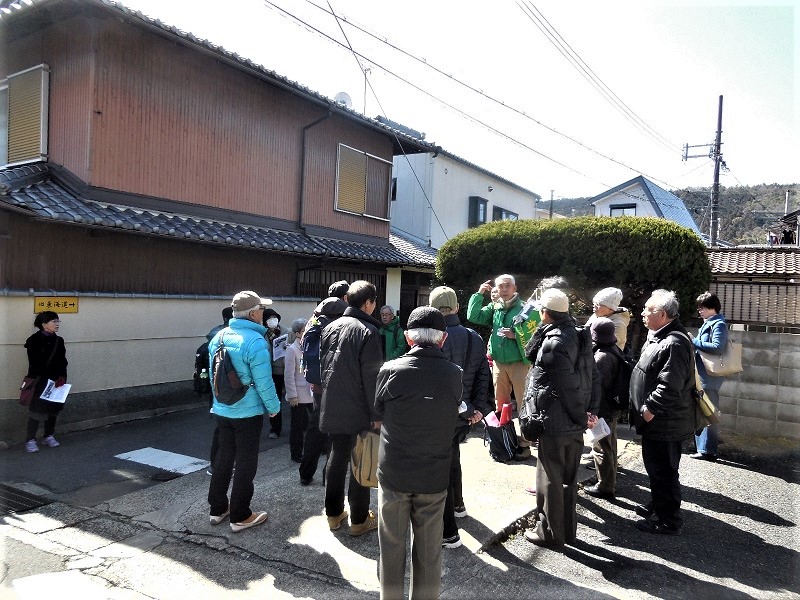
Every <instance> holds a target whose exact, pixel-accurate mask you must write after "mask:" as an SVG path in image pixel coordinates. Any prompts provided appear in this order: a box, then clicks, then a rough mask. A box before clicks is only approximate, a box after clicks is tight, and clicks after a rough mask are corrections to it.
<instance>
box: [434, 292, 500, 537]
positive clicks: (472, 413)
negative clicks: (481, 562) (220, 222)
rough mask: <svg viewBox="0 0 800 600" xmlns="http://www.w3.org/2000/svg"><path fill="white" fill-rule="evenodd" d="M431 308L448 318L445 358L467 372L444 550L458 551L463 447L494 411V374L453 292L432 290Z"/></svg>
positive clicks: (480, 340)
mask: <svg viewBox="0 0 800 600" xmlns="http://www.w3.org/2000/svg"><path fill="white" fill-rule="evenodd" d="M430 305H431V306H432V307H433V308H435V309H437V310H438V311H439V312H440V313H442V316H443V317H444V321H445V325H446V326H447V341H445V343H444V346H442V352H443V353H444V355H445V357H446V358H447V359H448V360H449V361H450V362H452V363H453V364H456V365H458V366H459V367H461V369H462V370H463V375H462V379H461V405H460V407H459V411H458V417H459V418H458V420H457V421H456V428H455V433H454V435H453V454H452V457H451V460H450V485H449V486H448V488H447V501H446V502H445V505H444V532H443V537H442V546H444V547H445V548H458V547H459V546H461V537H460V536H459V534H458V525H456V517H459V518H461V517H466V516H467V509H466V507H465V506H464V496H463V493H462V485H461V481H462V473H461V443H462V442H463V441H464V440H465V439H466V438H467V435H468V434H469V430H470V426H471V425H474V424H475V423H478V422H479V421H480V420H481V419H482V418H483V416H484V415H485V414H487V413H488V412H489V411H490V410H491V408H490V407H489V403H488V394H489V384H490V383H491V380H492V372H491V371H490V370H489V361H488V360H487V359H486V345H485V344H484V343H483V338H481V336H480V335H478V332H477V331H475V330H474V329H469V328H468V327H464V326H463V325H462V324H461V321H460V320H459V318H458V308H459V306H458V297H457V296H456V292H455V290H454V289H453V288H449V287H446V286H439V287H437V288H435V289H433V290H431V295H430Z"/></svg>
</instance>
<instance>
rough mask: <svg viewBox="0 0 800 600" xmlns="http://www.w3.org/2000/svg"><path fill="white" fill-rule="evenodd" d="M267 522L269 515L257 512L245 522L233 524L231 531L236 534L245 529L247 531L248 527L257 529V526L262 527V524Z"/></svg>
mask: <svg viewBox="0 0 800 600" xmlns="http://www.w3.org/2000/svg"><path fill="white" fill-rule="evenodd" d="M266 522H267V513H265V512H257V513H253V514H251V515H250V516H249V517H247V518H246V519H245V520H244V521H239V522H238V523H231V530H232V531H233V532H234V533H236V532H237V531H242V530H243V529H247V528H248V527H255V526H256V525H261V524H262V523H266Z"/></svg>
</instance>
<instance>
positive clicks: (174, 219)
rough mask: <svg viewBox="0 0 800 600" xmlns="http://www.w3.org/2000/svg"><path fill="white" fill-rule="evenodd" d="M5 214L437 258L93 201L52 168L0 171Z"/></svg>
mask: <svg viewBox="0 0 800 600" xmlns="http://www.w3.org/2000/svg"><path fill="white" fill-rule="evenodd" d="M3 208H5V209H7V210H11V211H13V212H16V213H18V214H22V215H27V216H30V217H33V218H37V219H42V220H45V221H50V222H54V223H60V224H64V225H81V226H84V227H90V228H104V229H115V230H119V231H120V232H130V233H141V234H146V235H151V236H158V237H165V238H170V239H178V240H184V241H191V242H205V243H211V244H219V245H223V246H234V247H239V248H249V249H253V250H263V251H268V252H278V253H283V254H292V255H307V256H320V257H323V256H324V257H327V258H330V259H339V260H345V261H361V262H371V263H379V264H382V265H386V266H415V267H421V268H432V267H433V266H434V264H435V252H434V253H433V255H431V252H430V250H431V249H430V248H426V247H425V246H422V245H421V244H416V243H414V242H411V241H410V240H406V239H403V238H400V237H399V236H395V235H390V237H389V244H387V245H383V244H377V243H376V244H369V243H364V242H355V241H347V240H338V239H332V238H325V237H321V236H312V235H308V234H306V233H304V232H302V231H286V230H281V229H277V228H272V227H264V226H258V225H251V224H242V223H236V222H235V220H234V219H235V213H232V214H231V216H230V217H229V220H223V219H217V218H210V217H207V216H196V215H191V214H188V213H177V212H169V211H166V210H155V209H152V208H140V207H136V206H130V205H122V204H116V203H111V202H101V201H97V200H92V199H89V198H86V197H83V196H82V195H81V194H80V193H76V192H74V191H72V190H71V189H70V186H69V185H67V184H66V183H65V182H62V181H60V180H59V178H58V177H57V176H56V175H55V174H54V172H53V170H52V169H51V167H50V165H48V164H47V163H33V164H30V165H24V166H21V167H15V168H11V169H3V170H0V209H3ZM188 208H189V207H187V209H188Z"/></svg>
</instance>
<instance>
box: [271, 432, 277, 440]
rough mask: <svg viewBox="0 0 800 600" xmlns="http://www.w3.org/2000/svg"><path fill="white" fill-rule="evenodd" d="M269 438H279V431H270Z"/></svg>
mask: <svg viewBox="0 0 800 600" xmlns="http://www.w3.org/2000/svg"><path fill="white" fill-rule="evenodd" d="M269 439H271V440H277V439H278V434H277V433H275V432H274V431H270V432H269Z"/></svg>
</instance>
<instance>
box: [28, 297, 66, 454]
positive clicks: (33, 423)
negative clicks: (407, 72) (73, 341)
mask: <svg viewBox="0 0 800 600" xmlns="http://www.w3.org/2000/svg"><path fill="white" fill-rule="evenodd" d="M33 324H34V326H36V327H37V328H38V331H37V332H36V333H34V334H33V335H32V336H30V337H29V338H28V339H27V340H25V349H26V350H27V351H28V377H37V378H38V382H37V384H36V388H35V389H34V394H33V400H32V401H31V404H30V406H29V407H28V411H29V412H28V433H27V437H26V438H25V439H26V442H25V450H26V451H27V452H38V451H39V446H38V445H37V444H36V432H37V431H38V429H39V421H44V438H43V439H42V443H43V444H44V445H46V446H49V447H50V448H56V447H57V446H60V445H61V444H59V443H58V442H57V441H56V438H54V437H53V433H54V432H55V429H56V418H57V417H58V413H59V412H61V409H62V408H64V403H63V402H50V401H49V400H43V399H42V398H40V396H41V395H42V392H43V391H44V388H45V386H46V385H47V380H48V379H52V380H53V381H55V382H56V387H61V386H62V385H64V384H65V383H66V382H67V354H66V349H65V347H64V339H63V338H60V337H58V335H57V333H58V328H59V326H60V325H61V321H60V320H59V318H58V314H56V313H54V312H53V311H51V310H46V311H43V312H40V313H39V314H38V315H36V319H35V320H34V322H33Z"/></svg>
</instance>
